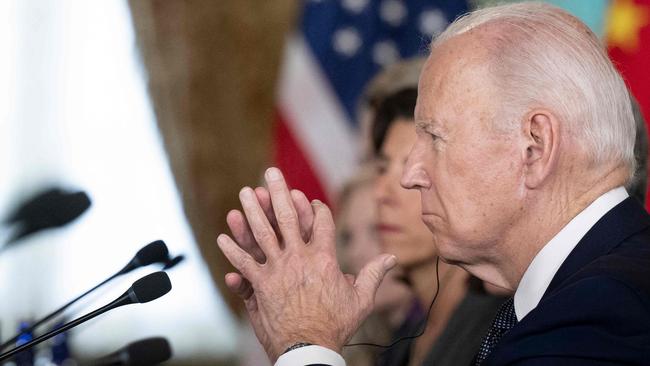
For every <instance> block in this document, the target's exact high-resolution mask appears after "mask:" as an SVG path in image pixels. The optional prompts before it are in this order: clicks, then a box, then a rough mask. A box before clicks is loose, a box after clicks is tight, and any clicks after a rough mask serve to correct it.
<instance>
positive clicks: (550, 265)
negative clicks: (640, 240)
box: [515, 187, 628, 320]
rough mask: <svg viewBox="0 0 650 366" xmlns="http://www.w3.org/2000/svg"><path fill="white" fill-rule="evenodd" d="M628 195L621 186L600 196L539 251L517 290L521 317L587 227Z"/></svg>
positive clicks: (533, 306) (537, 297) (539, 296)
mask: <svg viewBox="0 0 650 366" xmlns="http://www.w3.org/2000/svg"><path fill="white" fill-rule="evenodd" d="M627 197H628V194H627V191H625V188H623V187H618V188H615V189H612V190H611V191H609V192H607V193H605V194H603V195H602V196H600V197H598V199H596V200H595V201H594V202H592V203H591V204H590V205H589V206H587V208H585V209H584V210H583V211H582V212H580V213H579V214H578V215H577V216H576V217H574V218H573V219H572V220H571V221H569V223H568V224H567V225H566V226H565V227H564V228H562V230H560V232H559V233H557V234H556V235H555V236H554V237H553V239H551V241H549V242H548V243H547V244H546V245H545V246H544V247H543V248H542V250H540V251H539V253H537V255H536V256H535V258H534V259H533V261H532V262H531V263H530V265H529V266H528V269H526V272H525V273H524V275H523V277H522V278H521V281H520V282H519V286H518V287H517V291H516V292H515V313H516V315H517V320H521V319H523V318H524V317H525V316H526V315H527V314H528V313H530V312H531V311H532V310H533V309H535V308H536V307H537V304H539V301H540V300H541V299H542V296H543V295H544V292H546V289H547V288H548V286H549V285H550V284H551V280H552V279H553V277H554V276H555V273H556V272H557V271H558V270H559V269H560V266H561V265H562V263H564V261H565V260H566V258H567V257H568V256H569V254H570V253H571V251H573V249H574V248H575V247H576V245H578V242H580V240H581V239H582V237H583V236H585V234H587V231H589V229H591V228H592V226H594V225H595V224H596V222H597V221H598V220H600V218H601V217H603V216H605V214H606V213H607V212H609V210H611V209H612V208H614V206H616V205H618V204H619V203H621V202H622V201H623V200H625V199H626V198H627Z"/></svg>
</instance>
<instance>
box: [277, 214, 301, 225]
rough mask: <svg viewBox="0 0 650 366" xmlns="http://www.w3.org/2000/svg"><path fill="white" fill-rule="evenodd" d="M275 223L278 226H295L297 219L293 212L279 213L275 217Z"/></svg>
mask: <svg viewBox="0 0 650 366" xmlns="http://www.w3.org/2000/svg"><path fill="white" fill-rule="evenodd" d="M277 221H278V224H280V225H296V223H297V222H298V218H297V217H296V214H294V213H293V212H280V213H278V215H277Z"/></svg>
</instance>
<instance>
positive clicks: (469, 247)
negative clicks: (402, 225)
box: [402, 36, 524, 264]
mask: <svg viewBox="0 0 650 366" xmlns="http://www.w3.org/2000/svg"><path fill="white" fill-rule="evenodd" d="M468 37H469V36H460V37H456V38H454V39H452V40H449V41H447V42H445V43H444V44H442V45H440V46H438V47H436V49H434V50H433V52H432V54H431V57H430V58H429V60H428V61H427V64H426V65H425V68H424V70H423V72H422V76H421V78H420V84H419V90H418V102H417V106H416V109H415V120H416V134H417V138H416V141H415V144H414V146H413V149H412V150H411V152H410V153H409V157H408V161H407V164H406V167H405V169H404V174H403V176H402V184H403V185H404V186H405V187H407V188H415V189H418V190H419V191H420V195H421V204H422V220H423V221H424V223H425V224H426V225H427V227H428V228H429V230H431V232H432V233H433V236H434V240H435V244H436V246H437V247H438V251H439V254H440V255H441V257H442V258H443V259H445V260H447V261H449V262H452V263H460V264H463V263H465V264H477V263H481V262H485V261H486V260H489V258H494V257H495V256H497V255H499V251H498V248H499V244H500V243H501V242H502V241H503V239H504V237H506V236H507V235H508V234H510V233H511V229H512V228H513V227H515V225H516V222H517V218H518V213H520V212H521V211H520V210H521V209H522V208H523V206H522V204H523V197H522V196H523V192H524V191H523V180H522V172H523V170H522V161H523V156H521V153H520V149H519V146H518V145H520V142H519V139H518V136H519V134H518V133H517V131H513V132H509V133H505V132H500V131H497V129H495V128H494V125H493V123H494V121H495V118H497V119H498V118H499V117H498V116H496V115H495V114H496V113H495V111H496V110H497V108H496V107H498V105H496V103H498V102H499V100H500V99H499V96H498V93H497V92H496V90H495V89H494V86H493V84H492V81H491V80H490V77H489V68H488V67H487V62H486V57H485V56H484V55H483V54H482V53H481V47H480V44H479V43H477V42H475V41H472V40H471V38H470V39H466V38H468Z"/></svg>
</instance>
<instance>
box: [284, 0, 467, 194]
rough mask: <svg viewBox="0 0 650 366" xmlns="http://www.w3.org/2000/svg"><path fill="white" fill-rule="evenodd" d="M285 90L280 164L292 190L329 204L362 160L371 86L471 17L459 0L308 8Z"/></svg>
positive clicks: (293, 42)
mask: <svg viewBox="0 0 650 366" xmlns="http://www.w3.org/2000/svg"><path fill="white" fill-rule="evenodd" d="M303 1H304V2H303V4H302V6H303V7H302V19H301V21H300V27H299V29H298V30H297V31H296V32H294V34H293V35H292V36H291V37H290V39H289V40H288V42H287V46H286V50H285V56H284V61H283V69H282V71H281V75H280V81H279V88H278V106H277V113H276V122H277V123H276V128H275V163H276V164H277V166H278V167H280V168H281V169H282V170H283V171H284V173H285V176H286V179H287V181H288V182H289V184H290V185H291V186H292V187H293V188H297V189H300V190H302V191H303V192H305V193H306V195H307V197H309V198H310V199H314V198H318V199H321V200H323V201H325V202H327V201H330V202H331V199H332V198H333V197H334V194H335V193H336V192H337V190H338V189H339V188H340V186H341V185H342V183H344V181H345V180H346V179H348V178H349V177H350V175H351V174H353V172H354V168H355V165H356V163H357V157H358V154H359V149H358V147H357V146H358V144H359V141H358V138H357V123H356V118H355V114H356V106H357V102H358V99H359V96H360V95H361V93H362V91H363V88H364V86H365V85H366V83H367V82H368V81H369V80H370V79H371V78H372V77H373V76H374V75H375V74H376V73H377V72H378V71H380V70H381V69H382V68H384V67H386V66H388V65H390V64H391V63H394V62H396V61H398V60H399V59H402V58H408V57H413V56H417V55H424V54H426V52H427V49H428V44H429V42H430V40H431V38H432V37H433V36H435V35H436V34H438V33H440V32H441V31H442V30H444V28H445V27H446V26H447V25H448V24H449V23H450V22H451V21H453V20H454V19H455V18H456V17H457V16H459V15H461V14H463V13H465V12H467V10H468V6H467V3H466V2H465V1H459V0H439V1H436V0H303Z"/></svg>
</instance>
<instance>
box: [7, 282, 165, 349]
mask: <svg viewBox="0 0 650 366" xmlns="http://www.w3.org/2000/svg"><path fill="white" fill-rule="evenodd" d="M171 289H172V284H171V282H170V281H169V276H167V273H165V272H154V273H151V274H149V275H147V276H144V277H142V278H140V279H139V280H137V281H135V282H134V283H133V285H131V287H129V289H128V290H126V292H124V294H122V296H120V297H118V298H117V299H115V300H113V301H111V302H110V303H108V304H106V305H104V306H102V307H101V308H99V309H97V310H95V311H93V312H90V313H88V314H86V315H84V316H82V317H80V318H77V319H75V320H73V321H70V322H68V323H66V324H64V325H63V326H61V327H60V328H57V329H55V330H53V331H51V332H48V333H46V334H43V335H42V336H40V337H37V338H34V339H32V340H31V341H29V342H27V343H25V344H23V345H21V346H18V347H16V348H14V349H12V350H11V351H8V352H5V353H3V354H1V355H0V362H1V361H5V360H7V359H8V358H10V357H11V356H13V355H15V354H17V353H20V352H22V351H24V350H26V349H29V348H32V347H34V346H35V345H37V344H39V343H41V342H43V341H45V340H48V339H50V338H52V337H54V336H55V335H57V334H59V333H62V332H65V331H66V330H68V329H70V328H73V327H76V326H77V325H79V324H81V323H84V322H86V321H88V320H90V319H93V318H95V317H96V316H99V315H101V314H104V313H105V312H107V311H109V310H113V309H115V308H118V307H121V306H124V305H129V304H144V303H147V302H149V301H153V300H155V299H157V298H159V297H161V296H163V295H165V294H166V293H168V292H169V291H170V290H171Z"/></svg>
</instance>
